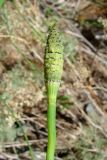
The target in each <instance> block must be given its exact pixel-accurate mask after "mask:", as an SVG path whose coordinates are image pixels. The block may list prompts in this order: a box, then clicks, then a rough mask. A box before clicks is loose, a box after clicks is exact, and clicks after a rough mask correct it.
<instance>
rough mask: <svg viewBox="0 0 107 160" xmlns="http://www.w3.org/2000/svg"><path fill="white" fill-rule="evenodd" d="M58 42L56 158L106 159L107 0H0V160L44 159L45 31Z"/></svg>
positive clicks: (45, 114) (45, 112)
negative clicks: (57, 34)
mask: <svg viewBox="0 0 107 160" xmlns="http://www.w3.org/2000/svg"><path fill="white" fill-rule="evenodd" d="M54 22H57V23H58V25H59V28H60V30H61V32H62V33H61V34H62V35H63V44H64V71H63V76H62V81H61V85H60V90H59V94H58V100H57V120H56V126H57V148H56V157H57V158H58V157H59V158H61V159H63V160H78V159H79V160H93V159H94V160H107V1H106V0H40V1H39V0H0V160H32V152H33V153H34V154H35V160H44V158H43V157H42V156H43V154H44V153H45V152H46V148H47V97H46V89H45V83H44V50H45V45H46V39H47V35H48V28H49V26H50V25H51V24H53V23H54Z"/></svg>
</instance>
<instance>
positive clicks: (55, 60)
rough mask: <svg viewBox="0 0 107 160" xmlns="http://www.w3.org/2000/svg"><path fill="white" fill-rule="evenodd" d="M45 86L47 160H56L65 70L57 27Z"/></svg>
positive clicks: (50, 39)
mask: <svg viewBox="0 0 107 160" xmlns="http://www.w3.org/2000/svg"><path fill="white" fill-rule="evenodd" d="M44 65H45V70H44V71H45V84H46V89H47V99H48V114H47V119H48V147H47V155H46V160H54V154H55V145H56V100H57V93H58V89H59V85H60V81H61V75H62V70H63V44H62V39H61V33H60V32H59V31H58V27H57V25H53V26H52V27H51V29H50V33H49V36H48V39H47V45H46V49H45V58H44Z"/></svg>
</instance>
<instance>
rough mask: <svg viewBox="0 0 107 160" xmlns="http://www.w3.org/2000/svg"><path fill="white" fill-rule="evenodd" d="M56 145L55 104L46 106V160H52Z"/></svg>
mask: <svg viewBox="0 0 107 160" xmlns="http://www.w3.org/2000/svg"><path fill="white" fill-rule="evenodd" d="M55 145H56V104H55V103H49V104H48V148H47V156H46V160H54V153H55Z"/></svg>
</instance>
